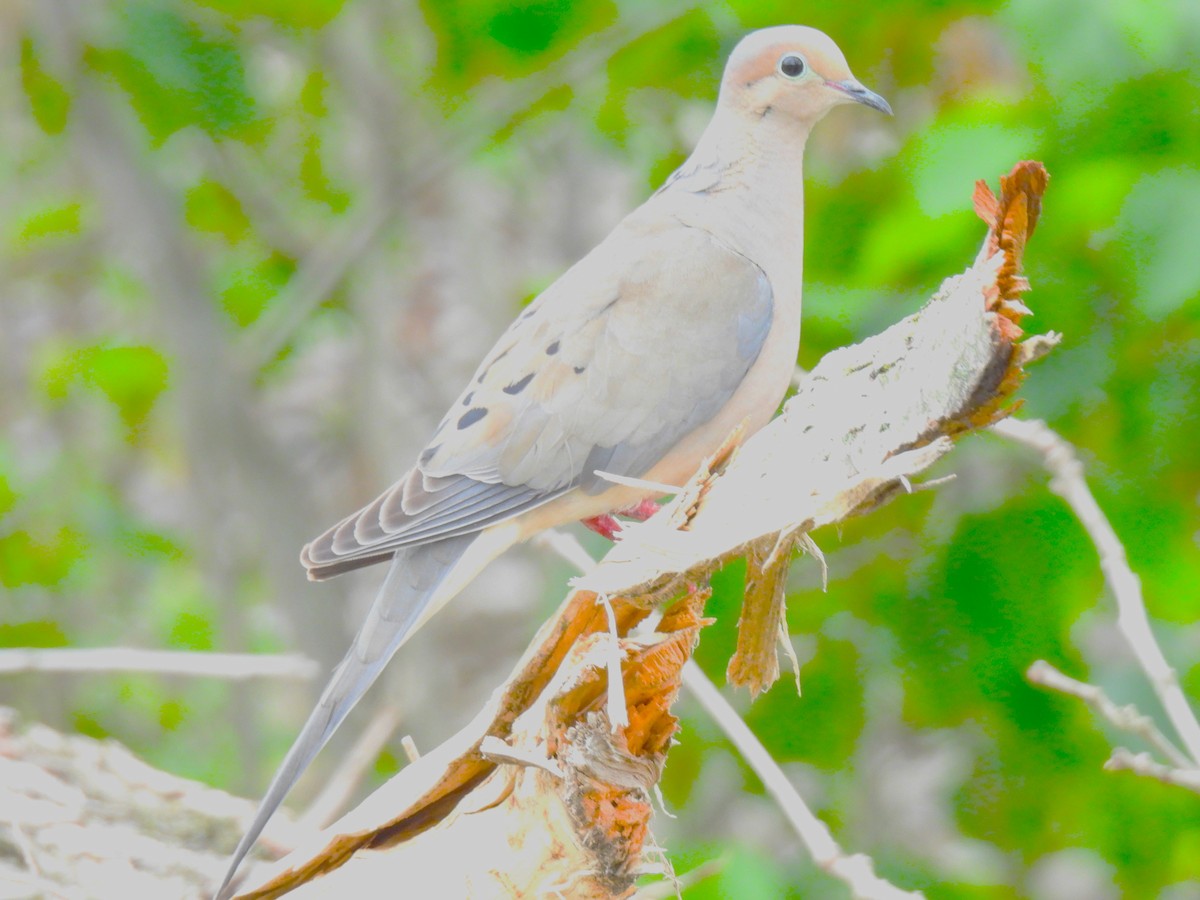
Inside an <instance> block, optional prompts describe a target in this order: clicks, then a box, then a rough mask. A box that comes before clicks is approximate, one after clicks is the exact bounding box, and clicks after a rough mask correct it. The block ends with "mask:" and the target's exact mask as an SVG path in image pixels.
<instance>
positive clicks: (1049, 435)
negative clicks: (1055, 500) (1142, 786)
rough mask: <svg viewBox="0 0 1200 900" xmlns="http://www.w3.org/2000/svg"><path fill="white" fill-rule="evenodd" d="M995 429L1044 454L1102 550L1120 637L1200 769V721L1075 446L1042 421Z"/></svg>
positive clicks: (1059, 490)
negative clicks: (1157, 634)
mask: <svg viewBox="0 0 1200 900" xmlns="http://www.w3.org/2000/svg"><path fill="white" fill-rule="evenodd" d="M992 430H993V431H995V432H996V433H997V434H1000V435H1003V436H1004V437H1007V438H1009V439H1011V440H1014V441H1017V442H1018V443H1021V444H1024V445H1025V446H1027V447H1032V448H1033V449H1035V450H1037V451H1038V452H1039V453H1040V454H1041V455H1042V463H1043V465H1045V467H1046V468H1047V469H1048V470H1049V471H1050V474H1051V476H1052V478H1051V480H1050V489H1051V490H1052V491H1054V492H1055V493H1056V494H1058V495H1059V496H1060V497H1062V498H1063V499H1064V500H1066V501H1067V505H1069V506H1070V507H1071V510H1072V511H1073V512H1074V513H1075V515H1076V516H1077V517H1078V519H1079V521H1080V524H1082V525H1083V527H1084V530H1085V531H1087V533H1088V537H1090V538H1091V539H1092V543H1093V544H1095V545H1096V551H1097V552H1098V553H1099V554H1100V568H1101V570H1102V571H1103V572H1104V580H1105V582H1107V584H1108V588H1109V590H1110V591H1112V594H1113V597H1114V598H1115V599H1116V601H1117V627H1118V628H1119V629H1120V632H1121V636H1122V637H1124V638H1125V640H1126V642H1127V643H1128V644H1129V647H1130V649H1131V650H1133V655H1134V657H1136V659H1137V661H1138V665H1140V666H1141V667H1142V670H1143V671H1144V672H1145V673H1146V676H1147V677H1148V678H1149V679H1150V684H1151V685H1152V686H1153V687H1154V692H1155V693H1156V694H1158V698H1159V700H1160V701H1162V705H1163V708H1164V709H1165V710H1166V712H1167V716H1168V717H1169V718H1170V720H1171V724H1172V725H1173V726H1174V728H1175V732H1176V734H1178V735H1179V739H1180V740H1181V741H1182V742H1183V745H1184V747H1185V748H1186V749H1187V753H1188V756H1189V757H1190V758H1191V760H1190V762H1191V766H1192V767H1200V722H1197V720H1196V714H1195V712H1194V711H1193V710H1192V708H1191V706H1190V705H1189V704H1188V701H1187V698H1186V697H1185V696H1184V694H1183V690H1182V689H1181V688H1180V686H1179V678H1178V677H1177V676H1176V674H1175V670H1174V669H1173V668H1171V666H1170V664H1169V663H1168V662H1167V658H1166V657H1165V656H1164V655H1163V652H1162V648H1161V647H1159V645H1158V641H1157V640H1155V637H1154V632H1153V631H1152V630H1151V628H1150V617H1149V615H1147V613H1146V603H1145V601H1144V600H1143V599H1142V585H1141V582H1140V581H1139V580H1138V577H1137V576H1136V575H1135V574H1133V570H1132V569H1131V568H1130V567H1129V559H1128V557H1127V556H1126V555H1125V548H1124V546H1122V544H1121V541H1120V539H1119V538H1118V537H1117V533H1116V532H1115V531H1114V530H1113V527H1112V525H1111V524H1110V523H1109V521H1108V519H1107V518H1106V517H1105V515H1104V512H1103V511H1102V510H1101V509H1100V505H1099V504H1098V503H1097V502H1096V498H1095V497H1094V496H1092V492H1091V490H1090V489H1089V488H1088V486H1087V481H1085V480H1084V477H1083V465H1082V464H1081V463H1080V462H1079V458H1078V457H1077V456H1076V455H1075V452H1074V449H1073V448H1072V447H1071V445H1070V444H1069V443H1067V442H1066V441H1064V440H1063V439H1062V438H1061V437H1059V436H1058V435H1057V434H1055V433H1054V432H1053V431H1052V430H1051V429H1050V428H1049V427H1048V426H1047V425H1046V423H1044V422H1038V421H1021V420H1017V419H1009V420H1006V421H1004V422H999V423H997V424H996V425H994V426H993V428H992Z"/></svg>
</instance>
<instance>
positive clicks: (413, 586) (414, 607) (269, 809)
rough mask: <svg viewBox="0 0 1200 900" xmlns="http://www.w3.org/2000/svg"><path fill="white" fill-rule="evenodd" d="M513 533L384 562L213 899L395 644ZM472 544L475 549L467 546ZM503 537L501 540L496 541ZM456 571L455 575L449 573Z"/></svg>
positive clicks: (452, 542)
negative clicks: (378, 582)
mask: <svg viewBox="0 0 1200 900" xmlns="http://www.w3.org/2000/svg"><path fill="white" fill-rule="evenodd" d="M511 543H512V541H511V540H508V541H504V542H496V541H494V540H487V539H486V538H484V537H483V536H481V535H479V534H468V535H462V536H460V537H452V538H446V539H445V540H441V541H437V542H435V543H432V544H423V545H421V546H418V547H412V548H406V549H404V550H401V551H400V552H398V553H397V554H396V556H395V558H394V559H393V560H392V563H391V567H390V568H389V569H388V574H387V578H386V579H384V582H383V586H382V587H381V588H380V589H379V594H378V596H377V597H376V598H375V603H374V604H373V605H372V607H371V611H370V613H369V614H368V616H367V620H366V621H365V622H364V623H363V625H362V627H361V628H360V629H359V631H358V634H357V635H356V636H355V638H354V643H353V644H352V645H351V647H350V650H349V652H348V653H347V654H346V657H345V658H344V659H343V660H342V661H341V662H340V663H339V664H338V666H337V668H336V669H334V672H333V677H332V678H331V679H330V681H329V684H328V685H326V687H325V691H324V693H323V694H322V695H321V699H320V701H319V702H318V703H317V707H316V709H314V710H313V711H312V715H310V716H309V717H308V721H307V722H305V723H304V728H302V729H301V731H300V736H299V737H297V738H296V741H295V743H294V744H292V748H291V749H290V750H289V751H288V753H287V756H286V757H284V760H283V764H282V765H281V766H280V767H279V771H278V772H276V773H275V778H274V779H273V780H272V781H271V786H270V787H269V788H267V793H266V796H265V797H263V800H262V803H261V804H259V807H258V812H257V813H255V815H254V821H253V822H252V823H251V824H250V828H249V830H248V831H247V832H246V834H245V835H244V836H243V837H242V839H241V841H240V842H239V843H238V846H237V849H236V850H235V851H234V852H233V858H232V860H231V861H230V863H229V870H228V871H227V872H226V873H225V879H224V881H222V882H221V887H220V888H219V889H218V890H217V894H216V900H224V898H225V897H226V896H227V895H228V894H227V891H228V888H229V883H230V882H231V881H232V880H233V876H234V874H235V873H236V872H237V868H238V866H239V865H240V864H241V862H242V860H243V859H244V858H245V856H246V854H247V853H249V852H250V848H251V847H253V846H254V842H255V841H256V840H258V836H259V835H260V834H261V833H262V830H263V828H264V827H265V826H266V824H267V822H268V821H269V820H270V818H271V816H272V815H273V814H274V812H275V810H276V809H277V808H278V806H279V804H280V803H282V802H283V798H284V797H286V796H287V794H288V791H290V790H291V788H292V786H293V785H294V784H295V783H296V781H297V780H299V778H300V776H301V775H302V774H303V773H304V770H305V769H307V768H308V766H309V764H310V763H311V762H312V761H313V759H314V758H315V757H316V755H317V753H319V752H320V750H321V748H322V747H324V746H325V744H326V743H327V742H328V741H329V739H330V738H331V737H332V736H333V733H334V732H335V731H336V730H337V728H338V726H339V725H341V724H342V720H343V719H345V718H346V716H347V715H348V714H349V712H350V710H352V709H353V708H354V704H356V703H357V702H358V701H359V699H360V698H361V697H362V695H363V694H365V693H366V691H367V688H369V687H370V686H371V684H372V683H373V682H374V681H375V679H376V678H378V677H379V673H380V672H382V671H383V668H384V666H386V665H387V664H388V661H389V660H390V659H391V658H392V656H393V655H394V654H395V652H396V651H397V650H399V649H400V647H401V645H402V644H403V643H404V642H405V641H406V640H408V638H409V637H410V636H411V635H412V634H413V632H415V631H416V630H417V628H419V627H420V626H421V625H423V624H424V623H425V621H426V620H428V619H429V617H430V616H432V615H433V614H434V613H435V612H437V610H438V609H439V608H441V606H443V605H444V604H445V603H446V602H447V601H448V600H449V599H450V598H451V597H453V596H454V595H455V594H457V593H458V592H459V590H461V589H462V587H463V586H464V585H465V584H466V583H467V582H468V581H470V580H471V578H473V577H474V576H475V575H476V574H477V573H478V571H479V570H480V569H482V568H483V566H484V565H486V564H487V563H488V562H489V561H490V560H491V559H493V558H494V557H495V556H497V555H498V554H499V553H500V552H503V550H504V549H506V547H507V546H508V545H510V544H511ZM473 544H475V545H476V549H475V551H474V552H471V553H468V552H467V551H468V550H469V549H470V548H471V547H472V545H473ZM501 544H502V545H501ZM452 572H453V573H454V575H453V577H450V578H447V576H448V575H450V574H451V573H452Z"/></svg>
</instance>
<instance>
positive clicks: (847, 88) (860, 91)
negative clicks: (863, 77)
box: [825, 78, 892, 116]
mask: <svg viewBox="0 0 1200 900" xmlns="http://www.w3.org/2000/svg"><path fill="white" fill-rule="evenodd" d="M825 87H830V88H833V89H834V90H835V91H841V92H842V93H843V94H845V95H846V96H847V97H848V98H850V99H851V100H853V101H855V102H856V103H863V104H865V105H867V106H869V107H871V108H872V109H877V110H879V111H880V112H884V113H887V114H888V115H889V116H890V115H892V107H891V106H890V105H889V104H888V102H887V101H886V100H884V99H883V98H882V97H880V96H879V95H878V94H877V93H875V92H874V91H869V90H867V89H866V88H865V87H863V86H862V85H861V84H859V83H858V82H857V81H855V80H854V79H853V78H847V79H846V80H845V81H827V82H825Z"/></svg>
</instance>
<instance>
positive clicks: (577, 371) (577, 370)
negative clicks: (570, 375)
mask: <svg viewBox="0 0 1200 900" xmlns="http://www.w3.org/2000/svg"><path fill="white" fill-rule="evenodd" d="M571 368H572V369H574V370H575V374H576V375H582V374H583V373H584V370H586V369H587V366H572V367H571Z"/></svg>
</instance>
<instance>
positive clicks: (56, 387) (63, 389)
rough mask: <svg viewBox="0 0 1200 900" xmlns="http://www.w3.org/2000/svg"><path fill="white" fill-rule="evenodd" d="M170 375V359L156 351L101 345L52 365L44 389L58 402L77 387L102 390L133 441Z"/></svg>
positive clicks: (46, 375)
mask: <svg viewBox="0 0 1200 900" xmlns="http://www.w3.org/2000/svg"><path fill="white" fill-rule="evenodd" d="M167 375H168V366H167V362H166V359H164V358H163V356H162V354H160V353H159V352H158V351H157V350H155V349H154V348H153V347H147V346H140V347H121V346H111V345H107V344H97V345H94V346H90V347H82V348H80V349H77V350H73V351H69V352H67V353H65V354H64V355H62V356H61V357H59V358H58V359H57V360H55V361H54V362H52V363H51V364H50V365H49V366H47V367H46V369H45V371H44V372H43V375H42V385H43V389H44V390H45V392H46V395H47V396H48V397H50V398H51V399H54V400H62V399H65V398H66V396H67V394H68V393H69V389H70V387H71V386H72V385H74V384H82V385H85V386H87V387H90V388H94V389H96V390H98V391H99V392H100V393H101V394H103V395H104V396H105V397H107V398H108V399H109V401H111V402H112V403H113V405H114V406H116V408H117V411H118V413H119V414H120V416H121V419H122V421H123V422H124V423H125V426H126V428H127V429H128V432H129V434H128V437H129V439H130V440H133V439H135V438H136V437H137V436H138V433H139V432H140V430H141V428H142V426H143V424H145V421H146V419H147V417H148V416H149V415H150V411H151V409H152V408H153V407H154V402H155V401H156V400H157V399H158V397H159V395H160V394H161V393H162V392H163V391H164V390H165V389H166V387H167Z"/></svg>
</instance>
